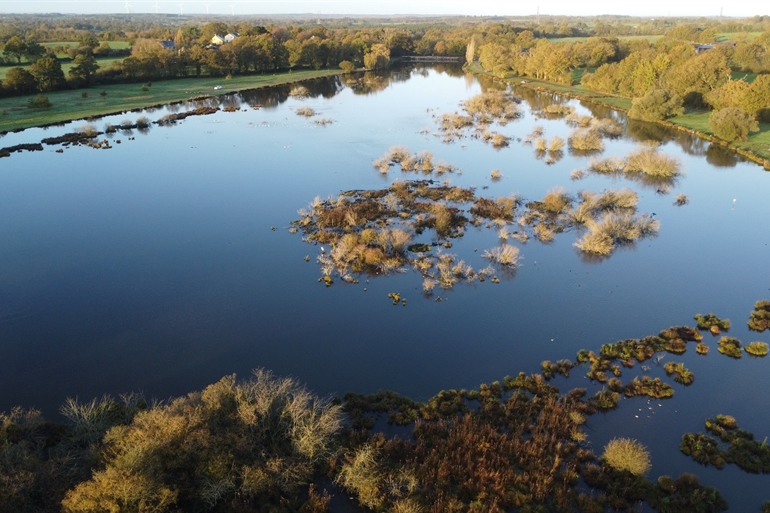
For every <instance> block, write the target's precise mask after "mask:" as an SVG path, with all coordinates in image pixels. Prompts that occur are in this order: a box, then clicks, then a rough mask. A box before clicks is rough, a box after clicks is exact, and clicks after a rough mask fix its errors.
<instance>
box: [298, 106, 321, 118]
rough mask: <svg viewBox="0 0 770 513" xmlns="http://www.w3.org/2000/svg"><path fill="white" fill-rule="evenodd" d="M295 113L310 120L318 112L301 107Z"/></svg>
mask: <svg viewBox="0 0 770 513" xmlns="http://www.w3.org/2000/svg"><path fill="white" fill-rule="evenodd" d="M294 112H296V113H297V115H298V116H304V117H306V118H310V117H313V116H315V115H316V111H314V110H313V109H311V108H310V107H299V108H297V109H295V110H294Z"/></svg>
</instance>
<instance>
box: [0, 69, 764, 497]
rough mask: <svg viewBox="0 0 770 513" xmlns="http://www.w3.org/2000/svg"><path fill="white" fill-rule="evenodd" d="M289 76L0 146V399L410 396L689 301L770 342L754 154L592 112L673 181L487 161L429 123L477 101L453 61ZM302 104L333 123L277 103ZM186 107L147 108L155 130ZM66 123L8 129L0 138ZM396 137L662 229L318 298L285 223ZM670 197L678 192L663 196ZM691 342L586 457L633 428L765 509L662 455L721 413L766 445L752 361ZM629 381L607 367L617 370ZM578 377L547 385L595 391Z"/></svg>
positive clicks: (611, 149)
mask: <svg viewBox="0 0 770 513" xmlns="http://www.w3.org/2000/svg"><path fill="white" fill-rule="evenodd" d="M308 87H309V89H310V91H311V95H310V96H309V97H308V98H305V99H298V98H295V97H290V96H289V90H290V88H289V87H281V88H276V89H272V90H270V91H262V92H259V93H253V94H244V95H243V96H236V97H230V98H227V99H225V100H223V101H224V102H225V103H227V104H229V105H234V106H235V105H238V106H240V107H241V108H242V109H245V110H240V111H238V112H232V113H225V112H218V113H216V114H214V115H210V116H200V117H190V118H188V119H187V120H185V121H183V122H181V123H179V124H178V125H176V126H172V127H158V126H153V128H152V129H151V130H149V131H148V132H147V133H139V132H137V131H134V132H133V133H132V134H125V133H118V134H115V135H114V136H113V137H112V141H113V142H112V146H113V148H112V149H110V150H95V149H91V148H87V147H72V148H66V149H65V150H64V152H63V154H57V153H55V152H54V150H55V149H56V147H50V146H47V147H46V149H45V151H44V152H35V153H25V154H14V155H13V156H12V157H10V158H6V159H0V219H2V221H1V222H0V241H2V242H1V243H0V410H7V409H9V408H10V407H12V406H14V405H24V406H35V407H38V408H42V409H43V410H44V412H45V413H46V414H47V415H48V416H49V417H54V416H55V412H56V410H57V409H58V406H59V405H60V404H61V403H62V402H63V400H64V399H65V398H66V397H67V396H79V397H81V398H91V397H93V396H97V395H101V394H102V393H111V394H119V393H122V392H127V391H136V390H142V391H144V392H145V393H146V394H148V395H152V396H159V397H168V396H171V395H179V394H184V393H186V392H188V391H191V390H195V389H200V388H202V387H204V386H205V385H206V384H208V383H211V382H213V381H215V380H217V379H219V378H220V377H221V376H223V375H225V374H231V373H237V374H239V375H241V376H246V375H248V373H249V372H250V370H251V369H253V368H255V367H266V368H270V369H272V370H273V371H275V372H276V373H277V374H279V375H293V376H296V377H298V378H299V379H300V380H302V381H304V382H306V383H307V384H308V385H309V386H310V387H311V388H312V389H313V390H315V391H316V392H319V393H322V394H342V393H344V392H346V391H350V390H353V391H357V392H374V391H376V390H380V389H392V390H396V391H398V392H400V393H403V394H406V395H409V396H412V397H414V398H417V399H426V398H428V397H430V396H431V395H433V394H435V393H437V392H438V391H439V390H441V389H444V388H470V387H476V386H478V384H479V383H482V382H490V381H493V380H497V379H501V378H502V377H503V376H505V375H509V374H515V373H517V372H518V371H520V370H524V371H527V372H535V371H538V370H539V368H540V362H541V361H542V360H545V359H551V360H555V359H561V358H573V357H574V355H575V353H576V351H577V350H579V349H581V348H586V349H593V350H597V351H598V349H599V347H600V346H601V344H603V343H606V342H614V341H616V340H619V339H624V338H636V337H642V336H645V335H651V334H656V333H657V332H658V331H659V330H661V329H663V328H666V327H668V326H671V325H675V324H692V323H694V321H692V316H693V315H694V314H695V313H697V312H702V313H706V312H709V311H713V312H715V313H717V314H718V315H720V316H721V317H727V318H730V319H731V320H732V321H733V324H734V328H733V329H732V330H731V331H730V334H731V335H732V336H735V337H737V338H739V339H741V340H742V341H744V343H748V342H750V341H752V340H763V341H766V342H767V341H770V337H768V335H767V333H764V334H757V333H750V332H748V331H747V329H746V320H747V319H748V316H749V312H750V311H751V309H752V308H753V305H754V303H755V302H756V301H757V300H759V299H768V298H770V271H769V270H768V262H770V246H768V244H770V230H767V227H766V224H767V223H766V220H767V219H768V217H769V216H770V201H768V191H770V173H767V172H764V171H762V169H761V168H760V167H758V166H756V165H753V164H751V163H744V162H741V161H739V160H738V159H736V158H735V157H734V156H732V155H730V154H725V153H724V152H722V151H720V150H719V149H718V148H711V147H710V146H709V144H708V143H704V142H703V141H700V140H698V139H695V138H692V137H690V136H687V135H684V134H678V133H675V132H669V131H665V130H662V129H660V128H657V127H651V126H648V125H641V124H630V123H627V122H626V120H625V118H623V117H622V116H618V114H615V113H612V112H605V111H599V110H595V112H594V114H596V115H597V116H613V117H616V118H617V119H618V120H619V121H621V122H622V123H623V124H624V126H625V125H627V126H626V135H625V136H624V137H622V138H620V139H617V140H606V141H605V142H606V146H607V148H606V150H605V152H604V153H603V156H623V155H626V154H628V153H629V152H630V151H631V150H633V149H634V148H636V147H638V145H639V141H640V140H642V139H656V140H659V141H662V145H661V151H662V152H664V153H666V154H669V155H673V156H676V157H677V158H679V159H680V161H681V162H682V167H683V169H684V171H685V174H684V176H683V178H682V179H680V180H679V182H678V183H677V185H676V186H675V187H674V188H673V189H672V191H671V192H670V193H669V194H660V193H657V192H656V190H655V187H651V188H650V187H645V186H644V185H642V184H639V183H636V182H629V181H626V180H622V179H612V178H607V177H600V176H589V177H588V178H585V179H583V180H580V181H572V180H570V172H571V171H572V170H574V169H578V168H585V167H586V165H587V163H588V159H589V158H588V157H581V156H572V155H570V154H569V153H567V154H566V155H565V157H564V158H563V159H562V160H560V161H559V162H557V163H555V164H553V165H546V164H545V162H544V161H543V160H542V159H538V158H536V155H535V152H534V149H533V148H532V146H529V145H526V144H524V143H522V142H517V141H516V140H515V139H514V140H512V141H511V145H510V147H508V148H504V149H502V150H495V149H493V148H492V147H491V146H488V145H485V144H484V143H482V142H481V141H479V140H476V139H470V138H466V139H461V140H459V141H457V142H455V143H453V144H445V143H442V142H441V138H440V137H437V136H435V135H434V132H435V131H436V126H437V125H436V120H435V119H434V118H433V115H434V114H435V115H439V114H441V113H445V112H452V111H455V110H457V109H458V105H459V103H460V102H461V101H462V100H464V99H467V98H469V97H471V96H473V95H474V94H477V93H479V92H481V90H482V84H479V83H478V82H477V81H476V80H475V79H473V78H469V77H465V76H463V75H462V74H461V73H459V72H458V70H452V69H451V68H449V69H448V68H424V69H411V68H407V69H403V70H398V71H396V72H394V73H393V74H392V75H390V76H388V77H385V78H384V79H382V80H380V81H375V82H371V81H370V82H368V84H367V85H362V84H358V85H357V86H354V87H349V86H346V85H345V84H343V83H341V82H340V80H339V79H330V80H322V81H315V82H313V83H311V84H308ZM519 93H520V94H522V95H524V96H525V98H526V100H525V102H524V103H523V107H524V109H523V110H524V111H525V112H526V114H525V116H524V117H523V118H522V119H520V120H517V121H515V122H512V123H510V124H508V125H507V126H505V127H501V128H499V129H498V130H499V131H500V132H502V133H504V134H506V135H508V136H511V137H514V138H522V139H523V138H524V137H525V136H526V135H527V134H528V133H529V132H530V131H531V129H532V126H533V125H534V124H539V125H542V126H543V127H544V129H545V135H546V137H547V138H548V139H549V140H550V138H552V137H553V136H555V135H559V136H561V137H562V138H564V139H566V138H567V135H568V133H569V131H570V127H568V126H567V125H566V124H565V122H564V121H563V120H548V119H537V117H536V114H535V112H534V111H533V110H532V109H533V108H534V109H537V108H539V107H540V106H542V105H543V104H544V103H548V102H552V101H555V99H554V98H550V97H546V96H539V97H538V96H533V95H532V93H531V92H527V91H520V92H519ZM249 104H261V105H262V108H260V109H258V110H256V109H253V108H251V107H249ZM572 104H573V105H574V106H575V107H576V108H577V109H578V111H579V112H581V113H583V114H587V113H591V110H590V107H588V106H583V105H581V104H580V103H578V102H575V101H573V102H572ZM301 106H309V107H312V108H313V109H315V110H316V111H318V112H319V117H326V118H330V119H333V120H334V123H333V124H331V125H327V126H325V127H324V126H318V125H316V124H315V123H313V121H312V119H311V120H308V119H306V118H304V117H301V116H298V115H296V114H295V112H294V110H295V109H296V108H298V107H301ZM187 108H188V107H187V106H172V107H169V108H168V109H161V110H157V111H153V112H149V113H144V114H143V115H147V116H148V117H150V119H152V120H156V119H158V118H160V117H161V116H163V115H164V114H167V113H168V112H169V111H170V110H186V109H187ZM140 115H142V114H138V113H129V114H126V115H123V116H114V117H110V118H107V119H105V120H100V121H98V122H96V124H97V126H99V127H100V128H101V127H102V126H103V123H106V122H107V121H110V122H112V123H119V122H120V121H122V120H123V119H130V120H135V119H136V118H137V117H138V116H140ZM316 119H317V118H316ZM80 125H82V122H77V123H73V124H72V125H70V126H66V127H59V128H51V129H48V130H41V129H35V130H27V131H24V132H21V133H17V134H8V135H6V136H5V137H3V138H0V146H10V145H13V144H18V143H20V142H36V141H39V140H40V139H41V138H42V137H47V136H51V135H57V134H59V133H65V132H68V131H72V130H73V128H76V127H78V126H80ZM424 128H427V129H428V132H427V133H425V131H424V130H423V129H424ZM129 137H135V139H134V140H129ZM117 139H120V140H121V144H117ZM393 145H403V146H406V147H408V148H410V149H411V150H412V151H419V150H428V151H431V152H433V154H434V156H435V157H436V158H438V159H443V160H445V161H447V162H449V163H452V164H454V165H456V166H459V167H460V168H461V169H462V174H458V175H451V176H449V177H448V178H449V179H450V180H452V183H453V184H457V185H463V186H471V185H472V186H476V187H478V190H477V193H481V194H482V195H484V196H503V195H508V194H510V193H512V192H517V193H519V194H521V195H522V196H523V197H525V198H526V199H529V200H533V199H540V198H541V197H542V196H543V195H544V194H545V193H546V192H547V191H548V190H550V189H552V188H554V187H556V186H564V187H565V188H566V189H567V190H568V191H569V192H570V193H576V192H578V191H580V190H594V191H602V190H604V189H608V188H621V187H630V188H632V189H634V190H636V191H637V192H638V193H639V196H640V201H639V210H640V212H647V213H652V212H654V213H655V215H656V218H657V219H659V220H660V223H661V228H660V233H659V235H658V237H655V238H648V239H644V240H642V241H640V242H639V243H638V244H637V245H636V246H635V247H633V248H630V247H628V248H621V249H620V250H618V251H616V252H615V253H614V254H613V255H612V256H611V257H610V258H609V259H606V260H604V261H601V262H595V261H593V262H592V261H587V260H586V259H585V258H582V257H581V256H580V255H579V254H578V253H577V252H576V251H575V248H574V247H573V246H572V244H573V243H574V242H575V240H577V238H578V237H579V234H578V233H576V232H568V233H563V234H559V235H557V238H556V240H555V241H554V242H553V243H550V244H542V243H540V242H537V241H536V240H534V239H531V241H530V242H528V243H527V244H519V243H516V242H514V244H516V245H518V246H519V247H520V249H521V254H522V256H523V261H522V266H521V267H520V269H519V270H518V271H517V273H516V274H515V276H514V277H511V278H509V279H503V280H502V283H501V284H500V285H493V284H491V283H489V282H487V283H475V284H472V285H467V284H459V285H457V286H455V289H454V290H452V291H449V292H444V291H440V292H438V295H440V296H441V297H443V298H446V299H447V300H446V301H442V302H441V303H436V302H435V301H434V300H433V299H427V298H424V297H423V295H422V291H421V279H420V278H419V276H418V275H417V274H415V273H414V272H412V271H411V270H410V271H407V272H406V273H404V274H398V275H395V276H389V277H387V278H372V279H371V281H370V282H369V283H364V281H363V279H362V282H361V283H360V284H358V285H345V284H341V283H340V282H337V283H335V284H334V285H333V286H332V287H330V288H326V287H324V286H323V285H322V284H320V283H318V282H317V279H318V277H319V276H320V271H319V269H318V267H317V265H316V264H315V263H314V259H315V256H316V255H318V253H319V247H318V246H313V245H309V244H306V243H304V242H303V241H302V239H301V236H300V235H292V234H290V233H289V232H288V230H287V228H288V227H289V223H290V221H291V220H293V219H296V218H297V217H298V216H297V210H298V209H299V208H302V207H305V206H306V205H307V204H308V203H309V202H310V201H311V200H312V199H313V198H314V197H315V196H321V197H326V196H328V195H335V194H337V193H339V192H340V191H344V190H350V189H371V188H382V187H386V186H387V185H388V184H389V183H391V182H392V181H393V180H395V179H397V178H414V175H411V176H406V177H402V176H401V173H400V171H397V170H396V169H392V170H391V172H390V173H389V175H388V176H387V177H382V176H380V175H379V173H378V172H376V171H375V170H374V169H373V167H372V161H373V159H375V158H377V157H379V156H381V155H382V154H383V153H384V152H385V151H386V150H387V149H388V148H389V147H391V146H393ZM492 169H499V170H501V171H502V173H503V175H504V177H503V179H502V180H501V181H499V182H492V181H491V180H490V179H489V174H490V171H491V170H492ZM482 187H488V189H486V190H485V189H482ZM678 193H684V194H686V195H687V196H688V197H689V200H690V202H689V204H688V205H686V206H683V207H676V206H674V205H673V202H674V196H675V195H676V194H678ZM734 200H735V201H734ZM273 227H275V230H272V228H273ZM453 242H454V247H453V248H452V250H451V252H453V253H456V254H458V255H459V257H460V258H464V259H465V260H466V261H468V262H469V263H471V264H472V265H473V266H474V267H483V266H485V265H486V263H484V262H483V260H482V259H481V257H480V255H481V253H482V251H483V249H486V248H491V247H493V246H495V245H496V244H497V237H496V234H495V233H494V232H493V231H489V230H486V229H479V230H476V229H474V228H470V229H469V230H468V233H467V235H466V236H465V237H464V238H463V239H457V240H455V241H453ZM476 249H478V252H476V251H475V250H476ZM305 255H309V256H310V258H311V262H310V263H306V262H305V261H304V257H305ZM364 288H366V289H367V290H366V291H365V290H364ZM389 292H400V293H401V294H402V296H405V297H407V298H408V306H407V307H400V306H399V307H394V306H392V305H391V301H390V300H389V299H388V298H387V297H386V296H387V294H388V293H389ZM706 338H708V339H709V340H707V342H710V345H711V346H712V351H711V353H710V354H709V355H708V356H706V357H702V356H698V355H696V354H695V351H694V348H693V347H691V348H690V351H688V353H687V354H685V355H683V356H682V357H676V356H674V355H667V356H666V357H665V359H664V362H665V361H668V360H671V359H676V361H683V362H685V364H686V365H687V366H688V367H689V368H690V369H691V370H693V371H694V373H695V376H696V380H695V383H694V384H693V385H692V386H691V387H688V388H684V387H682V386H680V385H677V384H674V387H675V389H676V395H675V397H674V398H673V399H672V400H669V401H651V402H648V401H647V400H645V399H638V398H637V399H633V400H623V401H622V402H621V406H620V408H619V409H618V410H617V411H615V412H612V413H609V414H607V415H601V414H598V415H596V416H594V417H593V418H592V419H590V420H589V423H588V425H587V431H588V433H589V440H590V441H591V442H592V444H593V446H594V448H595V449H596V450H597V451H598V452H601V448H602V447H603V446H604V444H605V443H606V442H607V441H608V440H609V439H610V438H612V437H613V436H629V437H634V438H638V439H639V440H641V441H642V442H644V443H645V444H646V445H648V447H649V448H650V450H651V453H652V461H653V469H652V471H651V472H650V474H649V475H650V476H652V477H653V479H654V478H655V477H657V476H658V475H662V474H669V475H674V476H677V475H679V474H680V473H681V472H685V471H687V472H694V473H696V474H698V475H699V476H700V477H701V481H702V482H704V483H706V484H708V485H712V486H717V487H718V488H719V489H720V491H721V492H722V493H723V494H724V495H725V497H726V498H727V499H728V502H729V503H730V506H731V510H732V511H757V510H758V509H759V505H760V504H761V502H762V501H763V500H765V499H770V492H765V490H768V489H770V480H769V478H768V477H766V476H752V475H748V474H744V473H742V472H741V471H739V470H738V469H737V468H727V469H725V470H723V471H717V470H714V469H706V468H703V467H700V466H698V465H697V464H695V463H694V462H693V461H692V460H690V459H689V458H687V457H685V456H683V455H682V454H680V453H679V450H678V446H679V440H680V437H681V435H682V434H683V433H685V432H687V431H702V430H703V422H704V420H705V419H706V418H708V417H712V416H714V415H716V414H719V413H725V414H731V415H734V416H735V417H736V418H737V420H738V422H739V423H740V425H741V427H743V428H744V429H748V430H750V431H753V432H755V433H756V434H757V436H758V437H759V438H760V439H761V438H762V437H764V436H765V435H770V417H769V416H768V412H770V396H768V394H767V393H765V392H766V390H768V387H770V374H769V373H768V365H770V363H768V361H766V360H762V359H759V360H757V359H752V358H747V357H744V358H743V359H742V360H740V361H734V360H731V359H729V358H727V357H725V356H723V355H720V354H719V353H717V352H716V349H715V345H716V344H715V340H712V339H711V338H710V336H707V337H706ZM641 373H642V370H641V369H630V370H625V371H624V377H623V379H624V380H626V379H631V378H633V377H634V376H635V375H640V374H641ZM661 373H662V367H661V368H653V370H652V374H653V375H659V374H661ZM582 374H583V372H580V370H579V369H578V370H576V371H575V372H574V373H573V377H572V378H571V379H569V380H564V379H561V380H556V383H557V384H558V385H560V386H562V388H563V389H565V390H566V389H567V388H568V387H575V386H589V388H590V387H591V385H590V384H589V383H588V382H587V380H586V379H585V378H583V377H582Z"/></svg>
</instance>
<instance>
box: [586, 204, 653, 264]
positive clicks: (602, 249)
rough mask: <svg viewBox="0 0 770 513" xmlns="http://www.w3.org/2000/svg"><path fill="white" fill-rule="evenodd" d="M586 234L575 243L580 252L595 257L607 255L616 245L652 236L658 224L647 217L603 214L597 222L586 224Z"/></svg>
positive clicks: (626, 214)
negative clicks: (591, 254) (594, 255)
mask: <svg viewBox="0 0 770 513" xmlns="http://www.w3.org/2000/svg"><path fill="white" fill-rule="evenodd" d="M586 225H587V226H588V229H589V231H588V233H586V234H585V235H584V236H583V237H582V238H581V239H580V240H578V241H577V242H576V243H575V247H577V248H578V249H579V250H580V251H583V252H585V253H593V254H596V255H603V256H606V255H609V254H610V253H612V251H613V250H614V249H615V246H616V245H617V244H618V243H628V242H633V241H635V240H636V239H639V238H642V237H645V236H648V235H654V234H656V233H657V232H658V229H659V227H660V223H659V222H658V221H656V220H654V219H652V218H651V217H650V216H647V215H634V214H629V213H621V214H616V213H612V212H607V213H605V214H604V215H603V216H602V218H601V219H600V220H599V221H597V222H589V223H586Z"/></svg>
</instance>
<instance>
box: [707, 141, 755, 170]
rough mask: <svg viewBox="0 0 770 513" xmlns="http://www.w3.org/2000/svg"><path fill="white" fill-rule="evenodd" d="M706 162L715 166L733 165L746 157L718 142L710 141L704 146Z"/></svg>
mask: <svg viewBox="0 0 770 513" xmlns="http://www.w3.org/2000/svg"><path fill="white" fill-rule="evenodd" d="M706 162H708V163H709V164H711V165H712V166H716V167H735V166H736V165H738V163H739V162H746V159H745V158H743V157H741V156H740V155H738V154H737V153H735V152H734V151H730V150H728V149H727V148H725V147H723V146H720V145H718V144H714V143H711V144H709V145H708V148H706Z"/></svg>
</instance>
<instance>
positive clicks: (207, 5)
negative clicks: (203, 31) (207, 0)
mask: <svg viewBox="0 0 770 513" xmlns="http://www.w3.org/2000/svg"><path fill="white" fill-rule="evenodd" d="M203 5H205V6H206V14H208V13H209V6H210V5H211V4H203Z"/></svg>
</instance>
